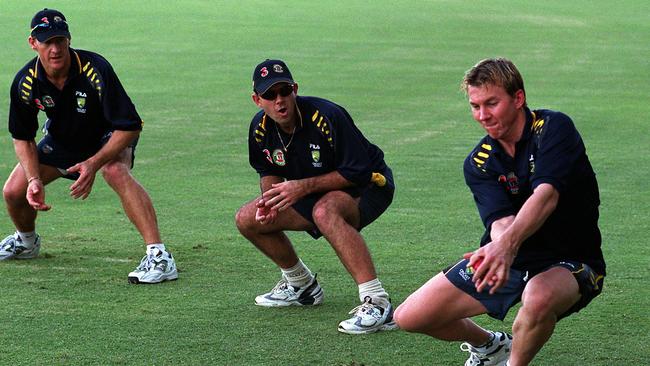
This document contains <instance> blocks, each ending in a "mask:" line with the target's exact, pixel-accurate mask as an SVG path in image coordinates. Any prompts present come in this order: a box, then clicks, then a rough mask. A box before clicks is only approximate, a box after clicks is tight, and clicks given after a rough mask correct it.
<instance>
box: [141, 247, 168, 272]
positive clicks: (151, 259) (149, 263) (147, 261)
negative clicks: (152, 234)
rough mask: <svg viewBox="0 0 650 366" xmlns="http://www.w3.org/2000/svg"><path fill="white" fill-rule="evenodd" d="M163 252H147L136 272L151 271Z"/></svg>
mask: <svg viewBox="0 0 650 366" xmlns="http://www.w3.org/2000/svg"><path fill="white" fill-rule="evenodd" d="M162 254H163V252H162V251H161V250H155V251H153V252H149V251H147V254H145V255H144V257H142V260H141V261H140V265H138V268H137V269H138V270H140V271H150V270H152V269H153V268H154V267H155V266H156V264H158V262H160V260H161V258H162Z"/></svg>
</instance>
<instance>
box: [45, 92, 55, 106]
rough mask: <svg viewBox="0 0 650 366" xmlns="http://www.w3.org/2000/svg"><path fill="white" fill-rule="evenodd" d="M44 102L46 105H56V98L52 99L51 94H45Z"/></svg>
mask: <svg viewBox="0 0 650 366" xmlns="http://www.w3.org/2000/svg"><path fill="white" fill-rule="evenodd" d="M43 104H45V106H46V107H48V108H52V107H54V99H52V97H51V96H49V95H44V96H43Z"/></svg>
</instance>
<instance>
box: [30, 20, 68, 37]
mask: <svg viewBox="0 0 650 366" xmlns="http://www.w3.org/2000/svg"><path fill="white" fill-rule="evenodd" d="M50 29H59V30H64V31H67V30H68V23H66V22H65V20H61V21H58V22H52V23H41V24H36V25H35V26H34V28H32V32H31V33H32V34H40V33H44V32H47V31H49V30H50Z"/></svg>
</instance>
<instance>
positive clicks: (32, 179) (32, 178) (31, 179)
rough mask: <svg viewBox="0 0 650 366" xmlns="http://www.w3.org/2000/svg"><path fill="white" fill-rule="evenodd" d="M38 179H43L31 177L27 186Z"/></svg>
mask: <svg viewBox="0 0 650 366" xmlns="http://www.w3.org/2000/svg"><path fill="white" fill-rule="evenodd" d="M37 179H38V180H41V178H39V177H31V178H29V179H27V184H29V183H31V182H32V181H34V180H37Z"/></svg>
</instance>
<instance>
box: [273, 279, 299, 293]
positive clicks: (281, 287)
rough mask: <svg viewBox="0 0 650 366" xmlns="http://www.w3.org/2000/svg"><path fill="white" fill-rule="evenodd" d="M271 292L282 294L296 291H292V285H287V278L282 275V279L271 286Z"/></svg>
mask: <svg viewBox="0 0 650 366" xmlns="http://www.w3.org/2000/svg"><path fill="white" fill-rule="evenodd" d="M271 292H272V293H276V294H277V293H283V294H287V295H294V294H295V293H296V292H295V291H294V289H293V286H289V281H287V279H286V278H284V276H283V277H282V279H281V280H280V281H278V283H277V284H276V285H275V287H273V289H272V290H271Z"/></svg>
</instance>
